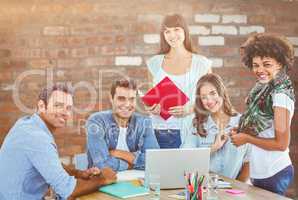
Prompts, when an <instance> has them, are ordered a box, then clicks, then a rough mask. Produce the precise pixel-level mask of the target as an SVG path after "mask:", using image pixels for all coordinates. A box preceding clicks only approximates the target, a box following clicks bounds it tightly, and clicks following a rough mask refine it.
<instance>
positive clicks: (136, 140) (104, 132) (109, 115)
mask: <svg viewBox="0 0 298 200" xmlns="http://www.w3.org/2000/svg"><path fill="white" fill-rule="evenodd" d="M136 97H137V86H136V83H135V82H134V81H133V80H129V79H119V80H116V81H115V82H114V83H113V84H112V87H111V94H110V101H111V104H112V110H107V111H102V112H96V113H94V114H92V115H91V116H90V117H89V118H88V120H87V123H86V130H87V148H88V160H89V167H90V166H92V167H93V166H95V167H98V168H100V169H101V168H103V167H111V168H112V169H113V170H115V171H122V170H126V169H132V168H133V169H144V167H145V151H146V149H154V148H159V146H158V143H157V140H156V138H155V135H154V132H153V129H152V123H151V119H150V118H149V117H145V116H143V115H140V114H138V113H135V108H136Z"/></svg>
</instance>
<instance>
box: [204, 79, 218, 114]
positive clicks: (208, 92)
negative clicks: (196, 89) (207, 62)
mask: <svg viewBox="0 0 298 200" xmlns="http://www.w3.org/2000/svg"><path fill="white" fill-rule="evenodd" d="M200 99H201V102H202V105H203V107H204V108H205V109H206V110H207V111H209V112H211V113H216V112H218V111H220V110H221V109H222V105H223V98H222V97H221V96H219V94H218V92H217V90H216V88H215V87H214V85H212V84H211V83H208V82H207V83H204V84H203V85H202V87H201V88H200Z"/></svg>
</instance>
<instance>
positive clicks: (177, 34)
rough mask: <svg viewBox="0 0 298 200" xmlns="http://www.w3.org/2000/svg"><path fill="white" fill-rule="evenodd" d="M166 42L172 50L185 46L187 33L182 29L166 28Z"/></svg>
mask: <svg viewBox="0 0 298 200" xmlns="http://www.w3.org/2000/svg"><path fill="white" fill-rule="evenodd" d="M163 34H164V37H165V40H166V42H167V43H168V44H169V45H170V47H171V48H176V47H180V46H184V40H185V32H184V30H183V28H181V27H171V28H169V27H166V28H165V31H164V32H163Z"/></svg>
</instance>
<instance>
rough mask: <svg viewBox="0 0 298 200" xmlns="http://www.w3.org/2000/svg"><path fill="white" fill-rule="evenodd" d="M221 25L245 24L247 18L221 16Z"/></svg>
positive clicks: (244, 16) (241, 16) (243, 16)
mask: <svg viewBox="0 0 298 200" xmlns="http://www.w3.org/2000/svg"><path fill="white" fill-rule="evenodd" d="M222 23H224V24H227V23H237V24H246V23H247V16H246V15H223V16H222Z"/></svg>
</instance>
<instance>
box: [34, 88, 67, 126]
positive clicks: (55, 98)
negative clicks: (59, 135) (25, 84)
mask: <svg viewBox="0 0 298 200" xmlns="http://www.w3.org/2000/svg"><path fill="white" fill-rule="evenodd" d="M72 108H73V99H72V95H71V94H68V93H65V92H63V91H59V90H56V91H53V92H52V94H51V96H50V98H49V100H48V104H47V105H46V104H45V102H44V101H42V100H39V102H38V111H39V113H40V115H41V117H42V119H43V120H44V121H45V123H46V124H47V126H48V128H49V129H53V128H62V127H65V126H66V122H67V120H68V119H69V118H70V116H71V115H72Z"/></svg>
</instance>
